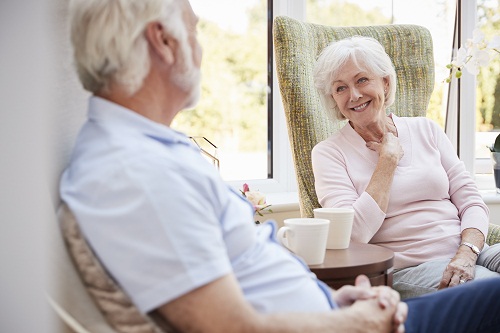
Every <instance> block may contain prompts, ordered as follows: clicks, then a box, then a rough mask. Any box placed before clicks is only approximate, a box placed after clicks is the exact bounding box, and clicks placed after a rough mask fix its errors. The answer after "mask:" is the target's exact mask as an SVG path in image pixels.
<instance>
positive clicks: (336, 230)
mask: <svg viewBox="0 0 500 333" xmlns="http://www.w3.org/2000/svg"><path fill="white" fill-rule="evenodd" d="M314 217H316V218H322V219H327V220H329V221H330V228H329V231H328V240H327V242H326V248H327V249H347V248H348V247H349V244H350V241H351V232H352V223H353V220H354V209H352V208H316V209H314Z"/></svg>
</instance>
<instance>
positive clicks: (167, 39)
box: [145, 22, 177, 64]
mask: <svg viewBox="0 0 500 333" xmlns="http://www.w3.org/2000/svg"><path fill="white" fill-rule="evenodd" d="M145 36H146V40H147V41H148V44H149V48H150V50H151V51H152V52H154V54H156V55H157V56H158V57H159V58H160V59H161V60H163V61H164V62H166V63H167V64H173V63H174V62H175V57H174V55H175V50H174V49H175V48H176V47H177V41H176V40H175V39H173V38H172V37H171V36H170V35H169V34H168V33H167V32H166V31H165V29H164V28H163V26H162V25H161V23H160V22H151V23H149V24H148V25H147V26H146V31H145Z"/></svg>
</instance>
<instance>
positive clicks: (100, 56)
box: [69, 0, 190, 95]
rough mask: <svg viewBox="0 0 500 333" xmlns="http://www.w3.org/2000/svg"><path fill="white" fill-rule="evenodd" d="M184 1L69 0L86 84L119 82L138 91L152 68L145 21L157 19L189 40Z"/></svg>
mask: <svg viewBox="0 0 500 333" xmlns="http://www.w3.org/2000/svg"><path fill="white" fill-rule="evenodd" d="M180 3H181V2H180V1H179V0H71V2H70V7H69V10H70V22H71V42H72V44H73V52H74V61H75V65H76V69H77V72H78V76H79V77H80V81H81V82H82V84H83V87H84V88H85V89H86V90H88V91H90V92H92V93H96V92H100V91H104V92H106V91H107V89H109V88H110V85H111V84H117V85H119V86H120V87H122V88H123V89H124V90H125V91H126V92H127V93H129V94H130V95H132V94H134V93H135V92H136V91H137V90H138V89H139V88H140V87H141V86H142V83H143V81H144V78H145V77H146V75H147V74H148V72H149V69H150V60H149V59H150V58H149V49H148V43H147V40H146V37H145V34H144V32H145V28H146V26H147V24H149V23H150V22H154V21H158V22H159V23H161V24H162V26H163V28H164V29H165V31H166V32H168V33H169V34H171V35H172V36H174V37H176V38H178V40H179V42H180V43H182V44H184V43H186V44H187V43H188V42H187V30H186V27H185V24H184V21H183V17H182V13H183V11H182V5H181V4H180ZM183 46H186V45H183ZM186 49H188V50H190V48H189V47H186Z"/></svg>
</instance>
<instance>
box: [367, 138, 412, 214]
mask: <svg viewBox="0 0 500 333" xmlns="http://www.w3.org/2000/svg"><path fill="white" fill-rule="evenodd" d="M366 146H367V147H368V148H369V149H371V150H374V151H376V152H377V153H378V154H379V159H378V162H377V166H376V167H375V171H374V172H373V175H372V178H371V179H370V183H368V186H367V187H366V190H365V191H366V193H368V194H369V195H370V196H371V197H372V198H373V200H375V202H376V203H377V204H378V206H379V207H380V209H381V210H382V211H383V212H384V213H386V212H387V207H388V205H389V195H390V192H391V186H392V181H393V179H394V173H395V172H396V168H397V166H398V163H399V160H401V158H402V157H403V155H404V151H403V147H401V144H400V143H399V139H398V138H397V137H395V136H394V134H392V133H386V134H385V135H384V137H383V138H382V142H380V143H378V142H374V141H369V142H367V143H366Z"/></svg>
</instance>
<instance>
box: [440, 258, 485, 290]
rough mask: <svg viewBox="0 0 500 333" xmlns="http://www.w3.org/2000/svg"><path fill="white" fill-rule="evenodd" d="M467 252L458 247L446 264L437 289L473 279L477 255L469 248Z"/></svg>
mask: <svg viewBox="0 0 500 333" xmlns="http://www.w3.org/2000/svg"><path fill="white" fill-rule="evenodd" d="M469 252H470V253H468V252H464V251H460V249H459V251H458V252H457V254H456V255H455V256H454V257H453V259H451V261H450V263H449V264H448V266H446V269H445V270H444V273H443V278H442V279H441V282H440V283H439V289H443V288H448V287H453V286H456V285H459V284H461V283H465V282H467V281H471V280H474V276H475V274H476V260H477V256H476V254H474V253H473V252H472V251H470V250H469Z"/></svg>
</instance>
